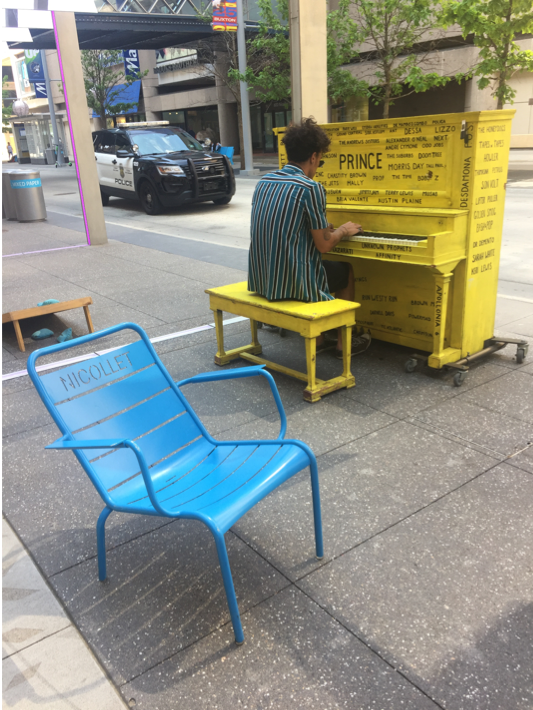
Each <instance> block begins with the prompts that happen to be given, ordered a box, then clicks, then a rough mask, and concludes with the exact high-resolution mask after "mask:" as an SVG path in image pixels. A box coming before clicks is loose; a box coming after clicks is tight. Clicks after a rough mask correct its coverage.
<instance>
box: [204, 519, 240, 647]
mask: <svg viewBox="0 0 533 710" xmlns="http://www.w3.org/2000/svg"><path fill="white" fill-rule="evenodd" d="M212 532H213V536H214V538H215V543H216V546H217V553H218V561H219V564H220V570H221V572H222V579H223V581H224V589H225V590H226V599H227V600H228V607H229V613H230V616H231V623H232V624H233V633H234V634H235V643H236V644H237V645H238V646H240V645H241V644H242V643H244V633H243V630H242V624H241V617H240V614H239V607H238V605H237V597H236V595H235V588H234V586H233V578H232V576H231V569H230V566H229V559H228V551H227V549H226V542H225V540H224V533H219V532H214V531H212Z"/></svg>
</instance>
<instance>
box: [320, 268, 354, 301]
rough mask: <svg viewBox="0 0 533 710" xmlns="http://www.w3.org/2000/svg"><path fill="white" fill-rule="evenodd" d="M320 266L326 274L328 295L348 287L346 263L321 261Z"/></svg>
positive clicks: (348, 269)
mask: <svg viewBox="0 0 533 710" xmlns="http://www.w3.org/2000/svg"><path fill="white" fill-rule="evenodd" d="M322 265H323V267H324V271H325V272H326V277H327V279H328V288H329V292H330V293H336V292H337V291H341V290H342V289H343V288H346V286H348V279H349V277H350V264H348V263H347V262H346V261H323V262H322Z"/></svg>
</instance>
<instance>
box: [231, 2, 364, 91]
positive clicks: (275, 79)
mask: <svg viewBox="0 0 533 710" xmlns="http://www.w3.org/2000/svg"><path fill="white" fill-rule="evenodd" d="M257 4H258V7H259V12H260V16H261V21H260V23H259V32H258V34H257V37H254V39H252V40H249V41H248V42H247V71H246V74H245V75H244V76H243V77H242V78H243V79H244V80H245V81H246V82H247V83H248V86H250V88H252V89H254V90H255V95H256V96H257V98H258V100H259V101H262V102H264V103H269V102H271V101H276V102H283V101H287V102H288V101H290V97H291V50H290V40H289V33H288V29H287V27H288V22H289V4H288V0H258V3H257ZM356 36H357V28H356V27H355V25H354V23H353V22H351V20H350V18H349V0H340V3H339V7H338V9H337V10H335V11H334V12H330V13H328V19H327V62H328V94H329V97H330V99H331V100H332V101H333V102H337V101H340V100H345V99H348V98H350V97H351V96H354V95H355V94H361V93H366V84H364V83H362V82H360V81H359V80H358V79H356V78H355V77H354V76H352V74H351V73H350V72H349V71H348V70H346V69H342V68H341V67H342V65H344V64H347V63H348V62H350V61H351V59H352V58H353V56H354V54H355V50H354V42H355V38H356ZM229 76H230V79H231V80H233V81H239V79H240V78H241V75H240V74H239V72H238V71H237V70H233V71H232V72H230V74H229Z"/></svg>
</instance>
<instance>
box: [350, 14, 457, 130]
mask: <svg viewBox="0 0 533 710" xmlns="http://www.w3.org/2000/svg"><path fill="white" fill-rule="evenodd" d="M350 4H351V7H352V8H353V11H354V14H355V15H356V18H355V20H354V21H353V22H354V24H355V25H356V26H357V30H358V31H357V33H356V34H355V39H356V41H357V42H359V43H361V44H362V43H367V44H368V52H369V53H368V55H367V57H368V60H369V61H372V62H373V66H374V67H376V69H375V71H374V72H373V73H374V76H375V77H376V78H377V80H378V86H373V85H372V84H371V83H370V82H369V83H368V84H367V87H368V94H369V95H370V97H371V99H372V100H373V101H374V102H375V103H376V104H377V103H380V102H383V117H384V118H387V117H388V115H389V106H390V105H391V103H392V101H393V99H395V98H399V97H401V96H407V95H408V94H411V93H413V92H421V91H427V90H428V89H430V88H432V87H435V86H443V85H444V84H446V83H447V82H449V81H450V80H451V78H452V77H449V76H440V75H439V74H437V73H435V72H427V71H425V70H424V63H425V61H426V60H427V54H428V51H430V50H431V49H433V45H432V43H431V42H430V43H429V47H428V51H426V52H421V51H420V47H419V43H420V42H422V41H426V40H427V33H428V32H429V31H430V30H432V29H434V28H435V26H436V24H437V19H436V18H437V12H438V7H437V4H436V2H435V0H350ZM425 46H426V47H427V46H428V45H427V44H426V45H425Z"/></svg>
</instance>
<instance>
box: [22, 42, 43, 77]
mask: <svg viewBox="0 0 533 710" xmlns="http://www.w3.org/2000/svg"><path fill="white" fill-rule="evenodd" d="M24 64H25V65H26V71H27V72H28V81H33V82H36V81H44V72H43V65H42V61H41V52H39V51H38V50H35V49H25V50H24Z"/></svg>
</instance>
